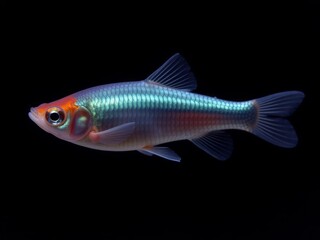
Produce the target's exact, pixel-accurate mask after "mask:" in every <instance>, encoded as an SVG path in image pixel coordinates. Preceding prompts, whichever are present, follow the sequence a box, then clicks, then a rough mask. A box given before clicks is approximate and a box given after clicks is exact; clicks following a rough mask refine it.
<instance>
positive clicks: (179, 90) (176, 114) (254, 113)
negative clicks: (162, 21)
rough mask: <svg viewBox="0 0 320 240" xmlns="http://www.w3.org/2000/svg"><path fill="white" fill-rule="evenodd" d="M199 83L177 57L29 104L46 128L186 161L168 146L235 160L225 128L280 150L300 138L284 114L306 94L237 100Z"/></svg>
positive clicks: (108, 146)
mask: <svg viewBox="0 0 320 240" xmlns="http://www.w3.org/2000/svg"><path fill="white" fill-rule="evenodd" d="M195 88H196V80H195V77H194V75H193V73H192V72H191V70H190V67H189V65H188V64H187V62H186V61H185V60H184V59H183V58H182V57H181V56H180V55H179V54H175V55H174V56H172V57H171V58H170V59H169V60H167V61H166V62H165V63H164V64H163V65H162V66H161V67H160V68H159V69H157V70H156V71H155V72H154V73H152V74H151V75H150V76H149V77H147V78H146V79H145V80H143V81H136V82H124V83H113V84H106V85H101V86H96V87H92V88H89V89H86V90H83V91H80V92H77V93H74V94H71V95H69V96H67V97H65V98H62V99H60V100H58V101H54V102H51V103H48V104H42V105H40V106H39V107H37V108H31V111H30V113H29V117H30V118H31V119H32V120H33V121H34V122H35V123H36V124H37V125H38V126H39V127H41V128H42V129H44V130H45V131H47V132H49V133H51V134H53V135H55V136H57V137H59V138H61V139H63V140H66V141H69V142H72V143H75V144H78V145H81V146H84V147H89V148H93V149H98V150H106V151H132V150H138V151H140V152H142V153H144V154H146V155H158V156H160V157H163V158H166V159H169V160H174V161H180V157H179V156H178V155H177V154H176V153H175V152H174V151H172V150H171V149H169V148H167V147H160V146H158V145H161V144H163V143H167V142H173V141H179V140H190V141H192V142H193V143H194V144H195V145H196V146H198V147H200V148H201V149H203V150H204V151H206V152H207V153H208V154H210V155H212V156H214V157H215V158H217V159H219V160H224V159H227V158H229V157H230V155H231V152H232V147H233V143H232V139H231V137H230V136H229V134H228V133H227V132H225V131H224V130H229V129H237V130H243V131H246V132H250V133H253V134H255V135H257V136H259V137H261V138H263V139H264V140H266V141H268V142H271V143H273V144H275V145H278V146H281V147H287V148H290V147H294V146H295V145H296V144H297V136H296V134H295V131H294V129H293V127H292V126H291V124H290V123H289V122H288V120H286V119H285V117H288V116H289V115H291V113H292V112H293V111H294V110H295V109H296V108H297V107H298V106H299V104H300V103H301V101H302V99H303V97H304V94H303V93H302V92H299V91H288V92H282V93H277V94H273V95H270V96H267V97H262V98H259V99H254V100H248V101H242V102H234V101H227V100H222V99H218V98H215V97H209V96H204V95H200V94H196V93H192V92H190V91H192V90H194V89H195Z"/></svg>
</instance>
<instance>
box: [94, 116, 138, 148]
mask: <svg viewBox="0 0 320 240" xmlns="http://www.w3.org/2000/svg"><path fill="white" fill-rule="evenodd" d="M134 129H135V123H134V122H130V123H125V124H122V125H119V126H116V127H114V128H110V129H108V130H105V131H102V132H92V133H90V135H89V138H90V139H91V140H92V141H94V142H99V143H101V144H103V145H108V146H110V145H111V146H112V145H117V144H119V143H121V142H123V141H125V140H126V139H127V138H128V137H130V135H131V134H132V133H133V131H134Z"/></svg>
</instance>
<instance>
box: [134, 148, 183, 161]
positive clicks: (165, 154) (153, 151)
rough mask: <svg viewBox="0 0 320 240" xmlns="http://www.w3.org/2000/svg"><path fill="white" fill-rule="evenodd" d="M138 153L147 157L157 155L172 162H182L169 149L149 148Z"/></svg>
mask: <svg viewBox="0 0 320 240" xmlns="http://www.w3.org/2000/svg"><path fill="white" fill-rule="evenodd" d="M138 151H139V152H141V153H143V154H145V155H147V156H152V155H157V156H159V157H162V158H165V159H168V160H171V161H175V162H180V160H181V158H180V156H179V155H178V154H176V153H175V152H174V151H172V150H171V149H170V148H168V147H149V146H148V147H145V148H143V149H140V150H138Z"/></svg>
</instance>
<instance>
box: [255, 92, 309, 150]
mask: <svg viewBox="0 0 320 240" xmlns="http://www.w3.org/2000/svg"><path fill="white" fill-rule="evenodd" d="M303 98H304V94H303V93H302V92H298V91H289V92H281V93H276V94H272V95H270V96H266V97H262V98H259V99H256V100H255V102H256V104H257V109H258V116H257V122H256V124H255V127H254V128H253V130H252V133H253V134H255V135H257V136H258V137H260V138H262V139H264V140H266V141H268V142H270V143H272V144H274V145H277V146H279V147H284V148H292V147H295V146H296V145H297V142H298V137H297V135H296V132H295V130H294V128H293V127H292V125H291V124H290V122H289V121H288V120H286V119H284V118H283V117H288V116H290V115H291V114H292V113H293V112H294V111H295V110H296V109H297V107H298V106H299V105H300V103H301V102H302V100H303Z"/></svg>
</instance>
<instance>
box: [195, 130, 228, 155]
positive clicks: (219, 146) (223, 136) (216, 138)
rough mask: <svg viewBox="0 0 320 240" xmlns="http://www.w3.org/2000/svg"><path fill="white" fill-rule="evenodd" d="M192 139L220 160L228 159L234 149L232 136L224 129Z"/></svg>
mask: <svg viewBox="0 0 320 240" xmlns="http://www.w3.org/2000/svg"><path fill="white" fill-rule="evenodd" d="M190 141H191V142H193V143H194V144H195V145H196V146H197V147H199V148H201V149H202V150H203V151H205V152H206V153H208V154H209V155H211V156H213V157H215V158H217V159H219V160H226V159H228V158H229V157H230V156H231V153H232V150H233V141H232V138H231V137H230V135H229V134H228V133H226V132H224V131H214V132H211V133H209V134H206V135H204V136H202V137H200V138H195V139H191V140H190Z"/></svg>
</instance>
